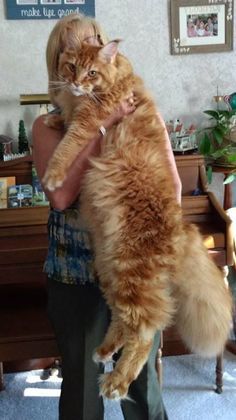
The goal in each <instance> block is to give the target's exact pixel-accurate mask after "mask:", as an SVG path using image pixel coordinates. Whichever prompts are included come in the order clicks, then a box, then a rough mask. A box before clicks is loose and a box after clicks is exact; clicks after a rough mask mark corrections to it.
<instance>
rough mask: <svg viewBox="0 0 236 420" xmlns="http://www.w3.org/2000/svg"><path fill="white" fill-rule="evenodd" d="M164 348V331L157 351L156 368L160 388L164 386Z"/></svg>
mask: <svg viewBox="0 0 236 420" xmlns="http://www.w3.org/2000/svg"><path fill="white" fill-rule="evenodd" d="M162 348H163V332H161V335H160V344H159V348H158V351H157V359H156V370H157V377H158V381H159V384H160V388H161V387H162V381H163V377H162Z"/></svg>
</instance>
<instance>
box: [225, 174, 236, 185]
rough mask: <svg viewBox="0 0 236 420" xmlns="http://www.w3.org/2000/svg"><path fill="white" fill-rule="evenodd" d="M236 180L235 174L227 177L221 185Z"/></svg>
mask: <svg viewBox="0 0 236 420" xmlns="http://www.w3.org/2000/svg"><path fill="white" fill-rule="evenodd" d="M235 179H236V175H235V174H230V175H228V176H227V178H226V179H225V180H224V182H223V184H230V183H231V182H233V181H234V180H235Z"/></svg>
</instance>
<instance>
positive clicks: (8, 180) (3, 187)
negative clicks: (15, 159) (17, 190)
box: [0, 176, 16, 209]
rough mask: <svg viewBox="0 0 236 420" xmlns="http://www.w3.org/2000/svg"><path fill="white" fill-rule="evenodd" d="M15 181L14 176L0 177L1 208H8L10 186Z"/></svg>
mask: <svg viewBox="0 0 236 420" xmlns="http://www.w3.org/2000/svg"><path fill="white" fill-rule="evenodd" d="M15 183H16V178H15V177H14V176H7V177H0V209H6V208H7V199H8V188H9V187H10V186H12V185H15Z"/></svg>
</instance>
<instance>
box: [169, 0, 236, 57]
mask: <svg viewBox="0 0 236 420" xmlns="http://www.w3.org/2000/svg"><path fill="white" fill-rule="evenodd" d="M232 49H233V0H171V53H172V54H189V53H190V54H191V53H210V52H222V51H231V50H232Z"/></svg>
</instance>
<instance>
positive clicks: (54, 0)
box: [40, 0, 61, 6]
mask: <svg viewBox="0 0 236 420" xmlns="http://www.w3.org/2000/svg"><path fill="white" fill-rule="evenodd" d="M40 3H41V4H45V5H47V4H48V5H49V6H52V5H53V4H61V0H40Z"/></svg>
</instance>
